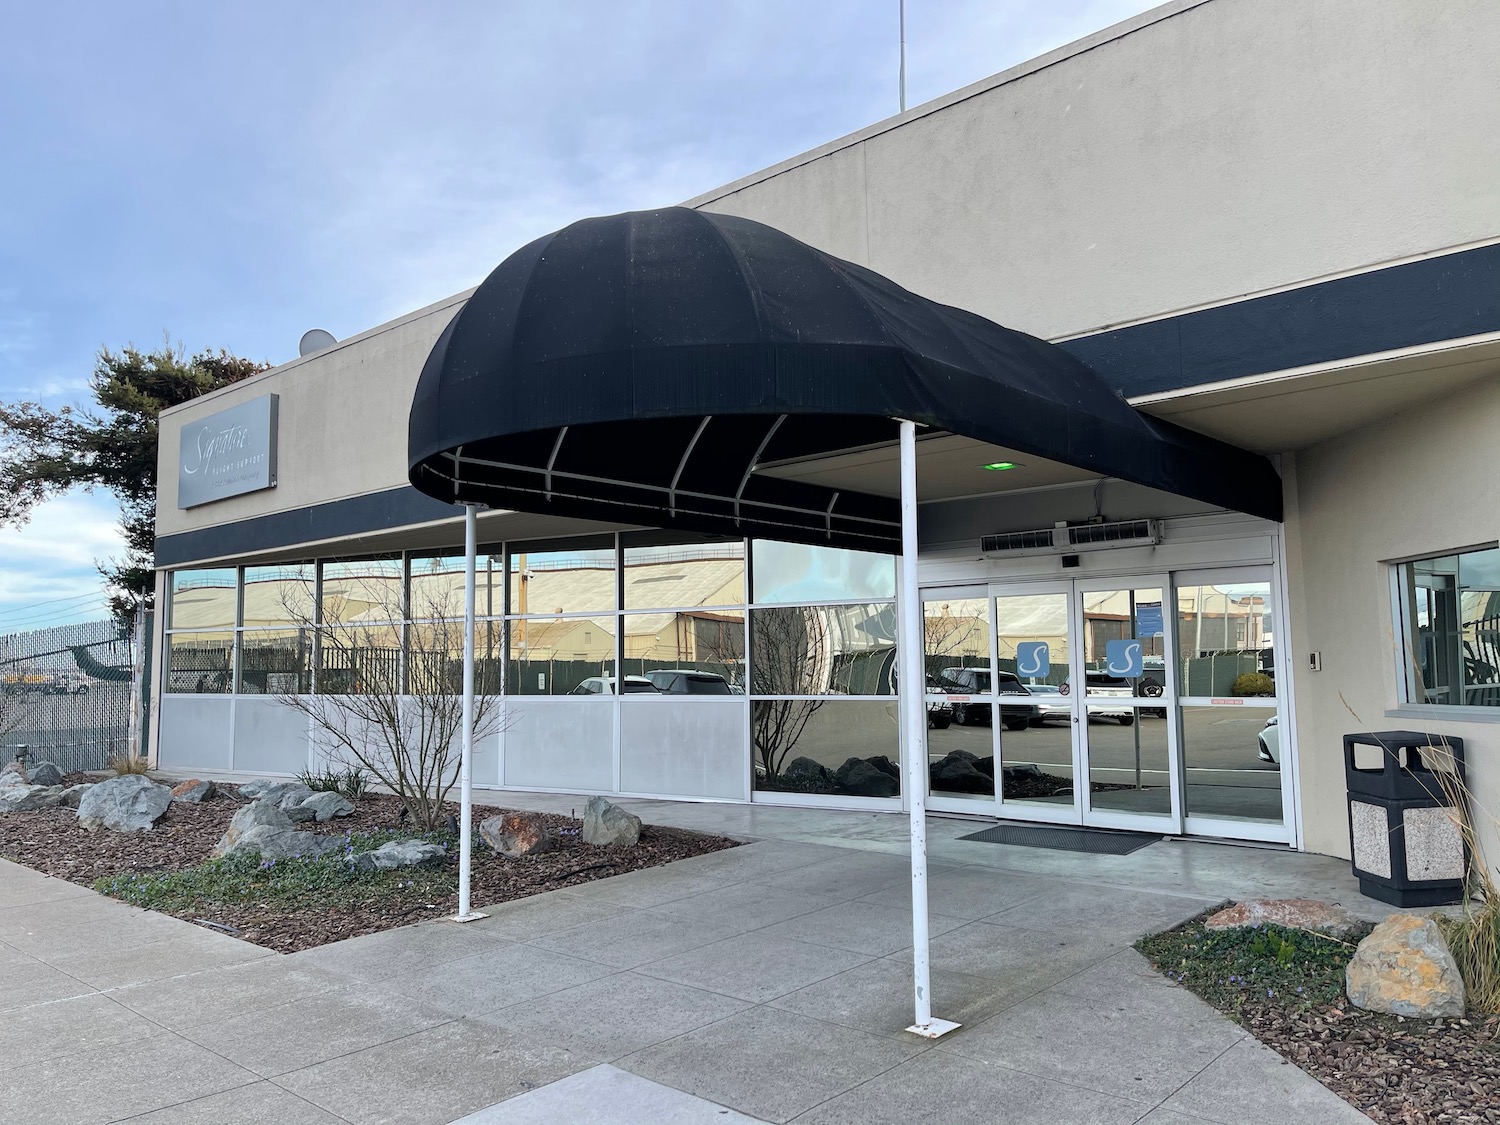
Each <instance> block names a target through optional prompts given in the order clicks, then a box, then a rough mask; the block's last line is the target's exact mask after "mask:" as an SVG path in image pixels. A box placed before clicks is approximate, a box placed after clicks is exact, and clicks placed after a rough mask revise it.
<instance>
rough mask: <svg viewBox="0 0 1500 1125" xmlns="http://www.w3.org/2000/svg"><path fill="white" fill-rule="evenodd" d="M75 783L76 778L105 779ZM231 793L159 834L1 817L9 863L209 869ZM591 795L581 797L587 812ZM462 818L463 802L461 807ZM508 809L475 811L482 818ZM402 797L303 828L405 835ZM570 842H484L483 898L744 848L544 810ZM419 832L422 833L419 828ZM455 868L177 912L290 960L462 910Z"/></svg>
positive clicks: (91, 877) (66, 814) (163, 825)
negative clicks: (582, 824) (512, 849)
mask: <svg viewBox="0 0 1500 1125" xmlns="http://www.w3.org/2000/svg"><path fill="white" fill-rule="evenodd" d="M96 780H98V778H97V777H90V776H86V775H78V776H70V777H69V778H68V783H69V784H73V783H74V782H75V781H96ZM219 788H220V795H219V796H217V797H215V798H212V799H211V800H208V801H205V802H203V803H202V804H198V805H190V804H180V803H177V802H174V803H173V804H172V805H171V806H170V807H169V808H168V810H167V812H166V813H165V814H163V815H162V817H161V819H160V820H158V821H157V822H156V825H155V827H154V828H153V829H152V830H151V831H149V832H137V833H132V834H128V835H127V834H123V833H118V832H110V831H107V830H105V829H99V830H97V831H94V832H85V831H84V830H83V829H81V828H79V827H78V824H77V814H76V813H75V812H74V811H73V810H72V809H43V810H40V811H36V812H27V813H10V814H6V815H3V816H0V857H3V858H5V859H8V860H12V861H14V862H16V863H21V864H24V865H26V866H27V867H31V868H34V869H35V870H37V871H41V872H44V873H46V874H48V875H52V876H54V877H56V878H59V879H67V880H68V881H70V882H74V883H79V884H82V885H83V886H92V885H94V884H95V883H96V882H98V881H100V880H104V879H109V878H112V877H115V876H122V875H151V874H156V873H163V872H177V871H182V870H183V869H185V868H191V867H194V866H195V865H198V864H202V863H205V862H206V861H207V860H208V858H209V852H210V851H211V850H212V849H213V847H214V845H215V844H216V843H218V841H219V837H220V836H222V835H223V834H224V829H225V828H226V827H227V826H228V823H229V820H230V818H231V817H233V816H234V814H235V811H236V810H238V809H239V808H241V807H243V805H244V804H245V802H244V801H242V800H241V799H239V798H237V797H236V796H235V795H234V794H235V788H234V786H232V785H221V786H220V787H219ZM582 802H583V798H580V799H579V811H580V812H581V811H582ZM451 807H452V809H453V812H454V814H455V815H456V814H457V812H458V808H457V805H456V804H455V805H452V806H451ZM505 811H508V810H506V809H503V808H498V807H493V806H488V805H475V806H474V823H475V824H476V825H477V824H479V822H480V821H482V820H483V819H484V818H485V817H488V816H493V815H495V814H497V813H501V812H505ZM400 812H401V802H400V800H398V799H397V798H396V797H392V796H389V795H387V794H381V793H371V794H366V795H365V796H362V797H361V798H360V799H359V800H358V801H356V802H355V812H354V814H353V815H352V816H347V817H340V818H338V819H336V820H332V821H328V822H327V823H324V824H316V823H314V822H311V821H309V822H306V823H302V824H298V825H297V828H299V829H301V830H305V831H312V832H317V833H320V834H323V835H330V836H338V837H344V836H347V835H350V834H359V833H367V832H384V831H390V830H400V829H402V828H403V827H404V826H403V825H402V823H401V820H400ZM536 815H538V816H540V817H541V819H542V820H543V821H544V822H545V823H546V824H547V826H548V827H549V828H551V829H553V830H554V831H555V833H556V835H557V837H558V847H557V848H556V850H554V851H551V852H548V853H545V854H543V855H540V856H532V857H529V858H526V859H521V860H508V859H505V858H503V857H501V856H498V855H496V854H494V853H493V852H491V851H490V850H489V849H488V848H486V847H484V846H483V845H482V844H480V843H479V842H478V841H477V840H476V842H475V846H474V850H473V856H474V865H473V873H472V901H473V902H474V904H475V908H476V909H478V908H481V907H482V906H484V905H486V904H493V903H500V902H507V901H509V900H511V899H516V898H523V897H525V896H528V895H534V894H540V893H542V892H544V891H552V890H557V889H559V888H562V887H569V886H576V885H577V884H580V883H587V882H591V881H592V880H595V879H603V878H607V877H609V876H611V875H620V874H624V873H625V872H628V871H639V870H642V869H644V868H648V867H658V866H660V865H662V864H665V863H671V862H672V861H673V860H678V859H686V858H688V857H689V856H695V855H704V854H706V853H708V852H715V851H720V850H722V849H725V848H732V847H736V846H738V845H739V843H741V841H738V840H733V839H730V838H728V837H724V836H708V835H704V834H702V833H697V832H689V831H686V830H683V829H678V828H667V827H663V826H660V825H650V824H648V825H644V826H643V827H642V830H641V838H640V842H639V843H638V844H636V845H635V846H634V847H630V848H624V847H613V848H604V847H595V846H593V845H591V844H585V843H583V842H582V841H580V840H579V839H578V838H577V835H576V833H577V830H578V828H579V821H577V820H574V819H572V818H570V817H566V816H555V815H551V814H546V813H541V814H536ZM412 834H413V835H415V833H412ZM450 851H451V852H452V854H451V855H450V857H449V859H448V861H447V863H446V864H445V865H441V866H439V867H438V868H437V869H435V870H434V869H431V868H426V869H411V870H407V871H402V872H399V873H396V872H393V873H390V877H388V878H380V877H377V878H376V879H374V880H372V881H371V883H370V885H369V886H368V888H366V889H365V893H360V892H359V891H358V890H356V891H354V892H351V893H347V894H343V893H341V894H327V895H322V896H317V897H316V898H315V899H313V900H312V901H309V899H308V897H307V896H303V897H301V898H296V897H293V898H291V899H290V900H284V901H274V900H273V901H253V900H252V901H246V902H233V903H227V902H214V903H202V904H199V905H197V906H195V907H193V908H187V909H170V910H167V911H166V912H167V913H171V914H173V915H175V916H177V917H181V918H185V919H187V920H189V921H194V922H197V923H199V924H200V925H207V926H208V927H209V928H212V929H216V930H219V931H220V932H225V933H229V934H231V935H233V936H234V937H238V938H242V939H243V940H246V941H251V942H254V943H256V944H257V945H263V946H266V947H267V948H270V949H275V950H278V951H280V952H283V953H291V952H295V951H296V950H299V949H309V948H312V947H314V946H318V945H323V944H325V943H327V942H331V941H342V940H343V939H344V938H350V937H357V936H359V935H361V934H368V933H374V932H376V931H379V930H385V929H390V928H391V927H394V926H401V925H406V924H408V923H411V922H415V921H420V920H421V919H423V918H436V917H441V916H443V915H445V914H452V913H454V912H455V911H456V910H457V908H458V894H457V885H458V882H457V880H458V874H457V864H458V856H457V843H456V842H454V843H453V846H452V847H451V849H450Z"/></svg>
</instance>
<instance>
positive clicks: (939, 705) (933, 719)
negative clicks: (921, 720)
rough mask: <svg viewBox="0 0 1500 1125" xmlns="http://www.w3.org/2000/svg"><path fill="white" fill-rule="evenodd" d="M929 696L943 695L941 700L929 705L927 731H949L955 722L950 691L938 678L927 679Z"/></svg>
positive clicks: (929, 677) (931, 702) (930, 677)
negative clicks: (949, 695)
mask: <svg viewBox="0 0 1500 1125" xmlns="http://www.w3.org/2000/svg"><path fill="white" fill-rule="evenodd" d="M927 694H928V695H941V696H942V697H943V698H942V699H940V700H934V701H930V702H928V704H927V729H928V730H947V729H948V727H949V726H950V725H951V724H952V722H953V704H951V703H949V702H948V689H947V688H945V687H944V686H943V685H942V682H941V681H940V680H939V679H938V678H937V677H936V676H928V677H927Z"/></svg>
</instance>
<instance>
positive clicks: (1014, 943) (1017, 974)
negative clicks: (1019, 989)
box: [931, 922, 1120, 992]
mask: <svg viewBox="0 0 1500 1125" xmlns="http://www.w3.org/2000/svg"><path fill="white" fill-rule="evenodd" d="M1119 947H1120V946H1119V940H1118V939H1117V938H1112V937H1111V934H1110V932H1109V930H1108V928H1107V927H1098V928H1095V929H1092V930H1087V931H1084V932H1082V933H1079V934H1057V933H1049V932H1047V931H1045V930H1028V929H1023V928H1022V927H1019V926H1002V925H997V924H996V923H993V922H970V923H968V925H965V926H960V927H959V928H957V929H954V930H949V931H948V932H947V933H943V934H939V935H938V936H937V937H935V938H933V939H932V943H931V954H932V963H933V964H934V965H941V966H942V967H943V968H945V969H948V970H951V971H953V972H961V973H971V974H973V975H974V976H980V977H993V978H995V979H996V980H999V981H1002V982H1004V984H1005V985H1006V986H1007V987H1008V988H1014V987H1016V986H1024V987H1026V988H1028V989H1030V991H1032V992H1037V991H1040V990H1041V989H1042V988H1045V987H1047V986H1048V985H1052V984H1055V983H1057V982H1058V981H1060V980H1064V979H1066V978H1067V977H1070V976H1072V975H1073V974H1074V973H1077V972H1079V971H1081V970H1083V969H1086V968H1088V967H1089V966H1090V965H1095V964H1098V963H1099V962H1101V961H1103V960H1104V959H1105V958H1107V957H1110V956H1112V955H1113V954H1114V953H1116V952H1117V951H1118V950H1119Z"/></svg>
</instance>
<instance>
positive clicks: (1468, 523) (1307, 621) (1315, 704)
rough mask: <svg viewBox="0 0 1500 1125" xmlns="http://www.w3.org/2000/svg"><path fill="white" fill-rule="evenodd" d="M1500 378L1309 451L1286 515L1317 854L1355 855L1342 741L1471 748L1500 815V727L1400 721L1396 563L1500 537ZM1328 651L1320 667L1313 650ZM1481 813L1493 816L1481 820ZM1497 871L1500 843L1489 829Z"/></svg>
mask: <svg viewBox="0 0 1500 1125" xmlns="http://www.w3.org/2000/svg"><path fill="white" fill-rule="evenodd" d="M1497 433H1500V379H1492V380H1488V381H1486V382H1484V383H1479V384H1475V385H1473V386H1472V387H1470V388H1469V389H1468V390H1466V391H1465V392H1463V393H1461V394H1458V395H1455V396H1453V397H1451V398H1448V399H1446V400H1442V401H1437V402H1433V403H1431V404H1430V405H1428V406H1426V407H1425V408H1423V409H1421V410H1419V411H1411V412H1408V413H1405V414H1402V415H1400V416H1398V417H1395V418H1391V419H1389V420H1388V421H1385V422H1382V423H1379V424H1377V425H1373V426H1369V427H1366V428H1365V429H1362V430H1359V431H1357V432H1354V433H1351V434H1347V435H1345V436H1343V437H1341V438H1338V439H1336V440H1333V441H1329V442H1325V443H1323V444H1321V445H1317V446H1314V447H1312V448H1311V449H1308V450H1304V451H1302V452H1300V453H1298V454H1297V455H1296V457H1295V472H1294V481H1293V483H1292V484H1291V485H1290V486H1289V491H1290V493H1291V496H1292V499H1293V503H1292V505H1290V508H1291V510H1290V511H1289V514H1288V520H1287V550H1288V557H1289V566H1288V578H1289V582H1290V586H1291V590H1292V606H1291V609H1292V617H1293V632H1292V638H1291V643H1292V648H1293V665H1294V668H1295V670H1296V671H1295V676H1296V694H1297V735H1298V744H1299V753H1300V756H1301V777H1302V803H1303V823H1304V828H1305V833H1306V842H1307V847H1308V848H1309V849H1310V850H1312V851H1317V852H1326V853H1330V854H1334V855H1342V856H1347V855H1348V854H1349V837H1348V817H1347V813H1346V810H1345V805H1344V792H1345V790H1344V772H1343V758H1342V753H1343V751H1342V745H1343V744H1342V738H1343V735H1344V734H1346V733H1348V732H1351V731H1365V730H1419V731H1433V732H1441V733H1443V734H1448V735H1453V736H1457V737H1459V738H1462V739H1463V740H1464V742H1465V748H1466V751H1467V754H1468V760H1469V767H1470V770H1471V784H1472V787H1473V789H1474V791H1475V793H1476V794H1477V795H1478V797H1479V799H1480V800H1481V801H1482V802H1483V803H1484V805H1485V806H1486V808H1487V809H1488V813H1489V815H1490V816H1500V715H1497V716H1496V720H1497V721H1496V722H1493V723H1490V722H1458V721H1454V720H1452V719H1446V720H1445V719H1425V718H1424V719H1414V718H1392V717H1388V716H1387V715H1386V712H1387V711H1388V710H1389V709H1392V708H1394V707H1396V706H1397V705H1398V704H1397V700H1398V696H1397V660H1396V654H1397V643H1398V641H1397V637H1396V629H1395V622H1394V621H1393V620H1392V612H1391V593H1390V590H1391V587H1390V569H1389V566H1388V565H1387V562H1386V560H1391V559H1401V558H1410V557H1412V556H1416V555H1438V554H1443V553H1446V552H1450V551H1454V550H1456V549H1460V548H1464V547H1472V546H1476V545H1479V544H1484V543H1493V542H1494V541H1495V540H1497V539H1500V469H1497V467H1496V463H1495V460H1494V458H1493V456H1492V455H1491V450H1492V449H1493V448H1494V444H1495V435H1496V434H1497ZM1310 652H1321V654H1322V660H1323V669H1322V671H1320V672H1312V671H1309V670H1308V667H1307V655H1308V653H1310ZM1480 819H1481V820H1483V819H1484V817H1483V816H1481V818H1480ZM1486 834H1487V836H1488V843H1489V851H1490V855H1491V857H1492V863H1500V835H1497V833H1496V831H1495V827H1494V825H1493V824H1489V826H1488V828H1487V830H1486Z"/></svg>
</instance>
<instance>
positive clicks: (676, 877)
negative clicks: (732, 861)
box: [567, 864, 740, 910]
mask: <svg viewBox="0 0 1500 1125" xmlns="http://www.w3.org/2000/svg"><path fill="white" fill-rule="evenodd" d="M673 866H674V865H670V864H669V865H668V866H666V867H651V868H647V869H646V870H645V871H630V872H627V873H626V874H624V875H616V876H614V877H613V878H610V879H598V880H595V881H594V882H592V883H580V884H579V885H578V886H576V887H569V888H567V891H568V894H570V895H573V896H575V897H577V898H581V899H584V900H586V901H588V902H592V903H615V904H617V905H620V906H629V907H633V908H635V909H637V910H645V909H649V908H650V907H653V906H660V905H661V904H662V903H664V902H671V901H672V900H674V899H679V898H687V897H688V896H689V895H698V894H702V893H703V892H705V891H713V890H717V889H718V888H720V887H722V886H724V884H725V882H726V880H735V881H740V878H739V876H738V875H736V874H733V873H729V874H726V872H725V871H724V870H721V869H717V868H708V869H704V870H697V871H686V872H679V871H676V870H673V869H672V868H673Z"/></svg>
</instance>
